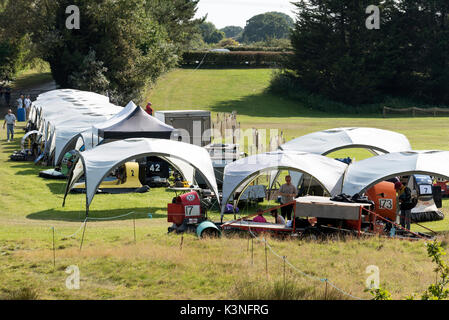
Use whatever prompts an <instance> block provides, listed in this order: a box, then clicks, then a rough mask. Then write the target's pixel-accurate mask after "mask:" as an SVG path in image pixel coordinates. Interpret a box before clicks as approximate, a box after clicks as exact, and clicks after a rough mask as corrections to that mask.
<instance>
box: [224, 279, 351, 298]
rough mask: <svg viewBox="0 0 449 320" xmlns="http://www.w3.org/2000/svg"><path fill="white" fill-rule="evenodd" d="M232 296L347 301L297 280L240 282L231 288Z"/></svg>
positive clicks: (339, 294) (340, 295)
mask: <svg viewBox="0 0 449 320" xmlns="http://www.w3.org/2000/svg"><path fill="white" fill-rule="evenodd" d="M232 296H233V298H235V299H238V300H348V299H349V298H348V297H347V296H345V295H343V294H342V293H340V292H338V291H336V290H335V289H333V288H331V287H330V286H328V288H327V290H326V289H325V288H324V285H323V287H322V288H317V287H313V286H306V285H304V284H301V283H300V282H299V281H297V280H293V279H287V280H286V281H285V283H284V281H282V280H274V281H267V279H258V280H256V281H250V280H241V281H239V282H237V283H236V284H235V286H234V288H233V291H232Z"/></svg>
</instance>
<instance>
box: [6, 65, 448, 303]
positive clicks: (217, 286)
mask: <svg viewBox="0 0 449 320" xmlns="http://www.w3.org/2000/svg"><path fill="white" fill-rule="evenodd" d="M270 74H271V70H265V69H257V70H197V71H193V70H175V71H173V72H171V73H169V74H167V75H166V76H164V77H163V78H162V79H161V80H160V81H159V83H158V85H157V86H156V88H154V89H153V90H152V91H151V92H150V94H149V99H151V101H152V102H153V104H154V106H155V108H156V110H166V109H207V110H211V111H213V112H222V111H226V112H228V111H229V112H230V111H232V110H237V111H238V114H239V119H240V121H241V123H242V127H246V128H251V127H256V128H261V129H263V128H279V129H281V130H284V132H285V134H286V136H287V139H291V138H293V137H296V136H299V135H302V134H306V133H310V132H313V131H316V130H321V129H328V128H334V127H344V126H370V127H377V128H384V129H390V130H394V131H398V132H401V133H404V134H406V135H407V136H408V138H409V139H410V141H411V143H412V146H413V147H414V148H415V149H447V150H449V145H448V144H449V142H448V140H447V138H446V136H447V133H448V129H447V127H446V126H447V122H448V119H447V118H415V119H411V118H404V119H398V118H395V119H382V118H381V117H380V116H377V115H373V116H364V117H357V116H353V117H344V116H342V115H325V114H319V113H313V114H312V113H310V111H308V108H309V106H301V105H297V104H296V103H295V102H292V101H288V100H285V99H281V98H280V97H276V96H271V95H269V94H267V93H264V89H265V88H266V87H267V85H268V82H269V78H270ZM18 131H19V134H18V135H17V138H16V141H15V142H14V143H9V144H8V143H6V142H5V141H4V139H5V131H4V130H1V137H0V298H2V297H4V298H8V297H10V296H12V295H13V293H14V292H15V291H16V290H19V289H23V288H31V289H32V290H35V291H36V292H37V294H38V297H39V298H42V299H234V298H241V297H242V295H240V294H239V288H241V287H242V285H244V286H255V287H256V288H257V285H258V284H259V283H265V282H275V281H278V280H280V279H281V277H282V272H281V270H282V261H280V260H279V259H278V258H276V257H275V256H274V255H272V254H270V255H269V259H268V269H269V274H268V275H267V274H266V273H265V267H266V266H265V256H264V254H265V253H264V247H263V245H262V244H260V243H258V242H254V261H253V263H252V260H251V253H250V251H248V248H249V245H250V243H249V241H248V238H246V237H243V238H240V237H224V238H221V239H213V240H199V239H197V238H196V236H195V235H191V234H186V235H184V236H183V237H181V236H179V235H175V234H170V235H168V234H167V233H166V231H167V227H168V226H169V224H168V223H167V220H166V206H167V203H168V202H171V199H172V197H173V194H171V193H168V192H165V190H164V189H152V190H151V191H150V192H149V193H147V194H126V195H97V196H96V197H95V199H94V201H93V204H92V206H91V211H90V213H91V217H97V218H98V217H101V218H105V217H115V216H118V215H123V214H126V213H129V212H134V213H135V215H129V216H127V217H124V218H120V219H114V220H105V221H89V222H88V223H87V228H86V234H85V240H84V244H83V249H82V251H80V250H79V247H80V239H81V234H82V230H80V227H81V225H82V221H83V220H84V203H85V198H84V197H85V196H84V195H70V196H69V197H68V200H67V204H66V207H65V208H62V197H63V188H64V185H65V182H64V181H52V180H44V179H41V178H39V177H38V176H37V175H38V172H39V171H40V170H43V169H44V168H40V167H36V166H34V165H33V164H32V163H21V162H11V161H8V157H9V155H10V154H11V153H12V152H13V151H14V150H17V149H18V148H19V142H18V139H19V138H20V137H21V136H22V134H23V133H22V132H21V130H18ZM346 155H352V156H355V157H356V158H357V159H361V158H363V157H366V156H367V154H366V153H364V152H363V151H360V150H352V151H347V152H339V153H338V154H335V155H332V156H346ZM448 205H449V202H448V201H447V200H445V201H444V206H445V209H444V212H445V213H448V212H449V211H448V210H447V209H446V207H447V206H448ZM150 213H151V215H152V217H151V218H149V216H148V215H149V214H150ZM133 218H135V221H136V236H137V242H136V243H135V242H134V233H133ZM212 218H213V219H214V220H216V219H218V216H217V213H213V214H212ZM426 225H430V226H431V227H432V228H435V229H436V231H440V232H441V236H440V237H441V238H442V239H443V240H444V245H445V246H447V243H448V241H447V236H446V234H445V232H446V231H447V230H448V219H445V220H444V221H440V222H434V223H429V224H426ZM52 227H54V228H55V230H56V266H55V268H54V266H53V252H52V250H51V249H52V229H51V228H52ZM76 231H78V233H77V234H76V235H75V236H73V237H68V235H71V234H73V233H75V232H76ZM269 242H270V244H271V245H272V246H273V248H274V250H275V251H276V252H277V253H278V254H280V255H285V256H287V257H288V259H289V260H290V261H291V263H292V264H293V265H295V266H297V267H298V268H299V269H301V270H302V271H305V272H307V273H309V274H311V275H315V276H317V277H322V278H324V277H326V278H328V279H330V280H332V281H333V283H335V284H336V285H337V286H339V287H340V288H342V289H344V290H346V291H348V292H350V293H352V294H353V295H356V296H358V297H362V298H370V295H369V294H368V293H366V292H364V288H365V279H366V278H367V276H368V275H367V274H366V273H365V269H366V267H367V266H369V265H377V266H378V267H379V268H380V270H381V285H382V286H383V287H385V288H387V289H388V290H390V291H391V292H392V294H393V296H394V298H404V297H405V296H407V295H409V294H411V293H413V292H422V291H423V290H424V289H425V288H426V287H427V286H428V285H429V284H430V283H431V282H432V281H434V279H435V275H434V274H433V265H432V263H431V261H430V259H429V258H428V257H427V255H426V249H425V246H424V243H423V242H409V241H399V240H388V239H378V238H373V239H362V240H359V239H346V240H341V241H325V242H313V241H312V242H305V241H298V240H288V241H280V240H277V239H269ZM181 243H182V246H181ZM70 265H76V266H78V267H79V269H80V273H81V288H80V290H68V289H67V288H66V286H65V281H66V278H67V277H68V274H66V273H65V269H66V267H68V266H70ZM287 276H288V277H289V279H294V280H295V281H298V283H299V284H298V285H299V286H302V287H304V288H308V287H315V288H317V290H318V291H320V292H322V290H323V289H324V286H323V284H322V283H321V282H319V281H310V280H307V279H305V278H303V277H302V276H301V275H300V274H298V273H295V272H294V271H293V270H289V271H288V274H287ZM304 298H308V297H307V296H305V297H304Z"/></svg>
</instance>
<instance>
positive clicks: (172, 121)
mask: <svg viewBox="0 0 449 320" xmlns="http://www.w3.org/2000/svg"><path fill="white" fill-rule="evenodd" d="M154 116H155V118H156V119H158V120H160V121H162V122H164V123H165V124H168V125H170V126H172V127H173V128H175V129H179V130H180V135H181V136H182V139H183V141H184V142H188V143H190V144H194V145H197V146H200V147H204V146H206V145H208V144H210V143H211V140H212V138H211V134H209V135H207V134H204V133H205V132H207V131H209V130H210V129H211V114H210V111H204V110H170V111H156V112H155V113H154ZM187 134H188V141H187V140H186V135H187Z"/></svg>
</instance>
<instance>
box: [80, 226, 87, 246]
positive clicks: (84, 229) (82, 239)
mask: <svg viewBox="0 0 449 320" xmlns="http://www.w3.org/2000/svg"><path fill="white" fill-rule="evenodd" d="M86 227H87V219H86V221H85V222H84V228H83V236H82V237H81V244H80V251H81V249H82V248H83V242H84V234H85V232H86Z"/></svg>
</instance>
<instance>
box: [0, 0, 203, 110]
mask: <svg viewBox="0 0 449 320" xmlns="http://www.w3.org/2000/svg"><path fill="white" fill-rule="evenodd" d="M197 4H198V0H172V1H165V0H0V8H1V9H2V10H0V40H3V43H7V44H8V43H20V41H23V39H27V40H28V42H27V43H26V47H27V49H29V50H32V52H33V54H34V55H35V56H37V57H40V58H42V59H44V60H46V61H48V62H49V63H50V67H51V71H52V74H53V78H54V79H55V80H56V82H57V83H58V84H60V85H61V86H62V87H73V88H79V89H84V90H92V91H96V92H100V93H106V92H108V93H109V94H110V96H111V98H112V100H113V101H114V102H117V103H120V104H125V103H127V102H128V101H129V100H130V99H136V100H138V99H139V98H140V95H141V93H142V92H143V89H144V88H146V87H147V86H148V85H149V84H151V83H152V82H154V81H155V80H156V79H157V78H158V77H159V76H160V75H161V74H162V73H163V72H165V71H166V70H168V69H170V68H171V67H173V66H175V65H176V64H177V63H178V62H179V60H180V58H181V53H182V51H183V50H184V49H185V48H186V47H187V46H188V43H189V42H190V41H191V40H192V39H193V37H194V35H195V32H196V30H197V28H198V25H199V24H200V23H201V22H202V21H203V19H194V15H195V13H196V10H197ZM70 5H76V6H77V7H78V8H79V10H80V29H67V27H66V20H67V18H68V16H69V14H67V13H66V8H67V7H68V6H70ZM1 44H2V42H0V48H1ZM15 48H18V47H17V46H16V47H15ZM4 51H5V50H4ZM19 51H23V50H19ZM1 52H2V51H1V49H0V54H1ZM13 53H14V52H13ZM9 56H10V57H12V56H11V55H9ZM19 56H21V55H20V54H19ZM15 60H16V63H15V65H17V64H18V63H19V62H20V59H15ZM9 65H11V64H9ZM10 69H11V68H10ZM0 70H1V69H0ZM9 71H10V75H11V74H13V73H14V70H9Z"/></svg>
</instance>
